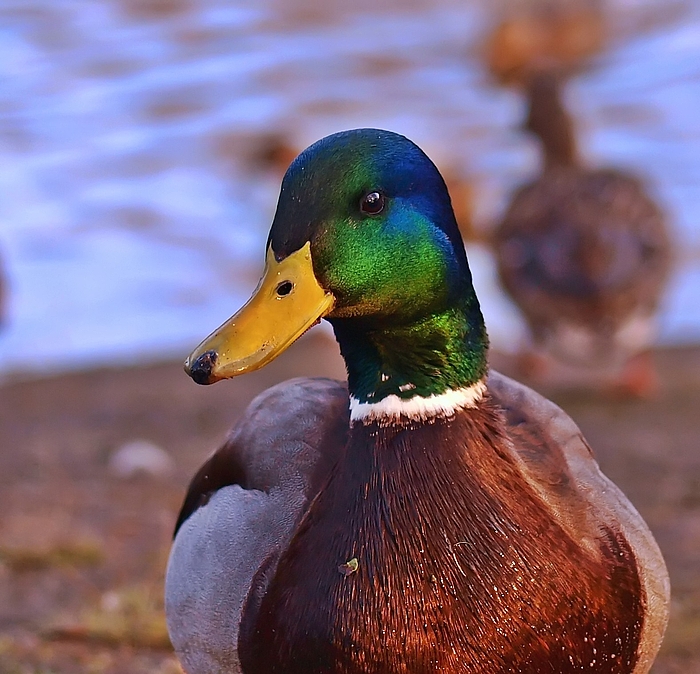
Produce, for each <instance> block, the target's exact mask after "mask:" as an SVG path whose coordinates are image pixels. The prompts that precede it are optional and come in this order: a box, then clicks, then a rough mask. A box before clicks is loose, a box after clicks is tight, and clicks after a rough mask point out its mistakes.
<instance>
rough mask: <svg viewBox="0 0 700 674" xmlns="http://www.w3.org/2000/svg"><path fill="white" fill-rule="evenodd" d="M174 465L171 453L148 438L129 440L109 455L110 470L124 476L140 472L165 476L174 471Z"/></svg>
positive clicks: (154, 475)
mask: <svg viewBox="0 0 700 674" xmlns="http://www.w3.org/2000/svg"><path fill="white" fill-rule="evenodd" d="M174 467H175V465H174V462H173V460H172V458H171V457H170V455H169V454H168V453H167V452H166V451H165V450H164V449H162V448H160V447H158V445H154V444H153V443H152V442H149V441H148V440H132V441H131V442H127V443H126V444H124V445H122V446H121V447H119V448H118V449H116V450H115V451H114V452H112V454H111V456H110V457H109V470H110V472H111V473H112V474H114V475H116V476H117V477H122V478H129V477H133V476H134V475H138V474H145V475H151V476H153V477H165V476H167V475H170V474H171V473H172V472H173V469H174Z"/></svg>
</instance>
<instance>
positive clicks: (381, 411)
mask: <svg viewBox="0 0 700 674" xmlns="http://www.w3.org/2000/svg"><path fill="white" fill-rule="evenodd" d="M485 393H486V383H485V382H484V381H483V380H481V381H478V382H476V384H472V385H471V386H465V387H464V388H458V389H450V390H448V391H445V392H444V393H439V394H437V395H431V396H426V397H423V396H418V395H416V396H413V397H412V398H406V399H404V398H399V396H397V395H393V394H392V395H389V396H387V397H386V398H382V399H381V400H380V401H379V402H376V403H362V402H360V401H359V400H357V398H353V397H352V396H350V421H353V422H358V421H359V422H361V423H363V424H369V423H378V424H380V425H383V426H386V425H389V424H393V423H400V422H401V421H431V420H433V419H445V418H448V417H452V416H454V415H455V413H456V412H457V411H458V410H461V409H464V408H470V407H471V408H474V407H476V406H477V405H478V403H479V401H480V400H481V399H482V398H483V397H484V394H485Z"/></svg>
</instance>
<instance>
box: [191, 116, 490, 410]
mask: <svg viewBox="0 0 700 674" xmlns="http://www.w3.org/2000/svg"><path fill="white" fill-rule="evenodd" d="M302 257H303V258H305V259H308V264H309V272H310V273H311V274H312V275H313V279H314V281H315V283H316V284H317V289H316V290H314V292H315V293H316V294H315V295H314V299H313V301H312V304H313V308H312V309H307V308H304V311H310V312H311V313H312V314H314V313H315V314H316V315H314V316H313V317H312V322H313V321H315V320H317V318H318V317H319V316H320V315H322V316H324V317H326V318H327V319H328V320H329V321H330V322H331V323H332V325H333V327H334V329H335V333H336V336H337V338H338V341H339V343H340V347H341V352H342V354H343V356H344V357H345V360H346V364H347V367H348V379H349V386H350V390H351V393H352V394H353V395H354V396H355V397H356V398H358V399H359V400H361V401H363V402H367V401H370V402H372V401H376V400H379V399H381V398H383V397H385V396H386V395H390V394H395V395H398V396H400V397H402V398H410V397H412V396H414V395H430V394H434V393H441V392H443V391H445V390H447V389H454V388H460V387H463V386H467V385H469V384H471V383H474V382H475V381H477V380H478V379H480V378H482V377H483V376H484V374H485V371H486V344H487V340H486V334H485V329H484V325H483V319H482V317H481V312H480V310H479V305H478V301H477V299H476V296H475V295H474V290H473V287H472V281H471V274H470V271H469V265H468V263H467V257H466V254H465V252H464V246H463V244H462V239H461V236H460V233H459V229H458V228H457V223H456V221H455V218H454V214H453V212H452V206H451V203H450V197H449V195H448V192H447V188H446V187H445V183H444V181H443V179H442V177H441V176H440V173H439V172H438V170H437V168H436V167H435V165H434V164H433V163H432V162H431V161H430V159H428V157H427V156H426V155H425V154H424V153H423V151H422V150H421V149H420V148H418V147H417V146H416V145H415V144H414V143H412V142H411V141H410V140H408V139H407V138H404V137H403V136H400V135H398V134H395V133H391V132H389V131H381V130H377V129H358V130H354V131H345V132H342V133H337V134H334V135H332V136H328V137H327V138H324V139H323V140H320V141H319V142H317V143H315V144H314V145H312V146H311V147H309V148H308V149H306V150H305V151H304V152H302V153H301V154H300V155H299V156H298V157H297V158H296V159H295V160H294V162H293V163H292V165H291V166H290V167H289V170H288V171H287V174H286V175H285V177H284V180H283V181H282V188H281V192H280V197H279V202H278V204H277V212H276V214H275V218H274V221H273V223H272V228H271V231H270V236H269V240H268V271H267V273H266V276H265V279H264V280H263V284H262V285H261V286H260V288H261V289H262V288H263V287H265V280H266V279H268V278H270V279H271V280H270V281H269V283H268V285H269V287H270V289H271V291H270V292H271V298H272V299H273V300H274V301H273V305H274V304H275V303H276V304H277V305H278V306H281V305H282V304H283V303H285V302H286V303H287V304H289V305H291V302H292V301H297V300H292V296H293V295H294V294H295V293H296V294H297V299H298V298H299V296H300V294H301V292H302V290H301V287H302V282H301V280H300V278H297V277H295V276H294V275H293V274H292V272H291V271H290V270H288V269H287V268H286V267H285V265H292V264H294V265H296V264H300V265H302V266H303V263H302V262H301V260H302ZM300 273H301V272H300ZM304 293H305V296H307V297H310V295H308V294H306V291H304ZM258 294H260V292H258ZM254 299H255V298H254ZM251 302H252V301H251ZM321 305H323V306H322V308H321V309H320V313H317V312H319V307H321ZM237 316H239V319H238V323H239V324H240V315H237ZM310 318H311V317H310V316H309V317H305V319H304V321H302V323H303V326H301V327H303V329H306V327H308V322H309V319H310ZM270 320H272V321H274V318H271V319H270ZM225 327H226V326H222V329H221V330H223V329H224V328H225ZM301 327H300V326H297V327H295V329H294V333H295V337H294V338H296V336H298V334H297V333H299V330H300V329H301ZM303 329H302V330H301V331H302V332H303ZM217 334H220V332H219V333H217ZM272 341H273V342H275V340H272ZM282 341H284V340H277V342H279V344H280V345H281V343H282ZM219 342H221V339H219ZM277 342H275V343H277ZM287 343H289V342H288V340H287ZM286 345H287V344H284V346H283V347H282V348H284V347H286ZM267 346H269V345H267ZM207 347H209V348H207ZM215 347H216V344H214V343H213V342H211V340H210V341H209V342H205V343H203V344H202V345H200V347H199V348H198V349H197V351H195V353H194V354H193V355H192V356H191V357H190V359H189V360H188V368H189V370H190V371H191V373H192V374H193V376H195V379H197V376H196V372H195V370H196V366H197V363H196V361H197V359H198V358H201V357H202V355H203V354H204V353H205V351H206V352H208V353H209V358H210V359H213V360H214V361H215V362H214V364H213V365H212V366H211V367H209V370H207V372H206V373H205V374H206V376H201V377H200V379H202V380H204V381H206V382H208V381H215V380H216V379H219V378H222V377H223V376H230V374H236V373H238V372H240V371H247V370H249V369H253V367H252V366H251V365H250V364H249V363H246V366H245V368H244V369H241V368H239V369H238V370H237V371H235V372H234V371H232V370H231V369H230V367H229V365H228V364H227V367H229V369H228V370H226V371H225V372H224V373H223V374H222V375H221V376H219V375H218V374H217V373H215V372H214V374H213V375H212V374H211V372H212V371H213V370H212V368H213V369H216V367H217V364H219V365H220V364H221V361H222V360H223V359H222V353H221V349H220V348H215ZM279 350H281V349H279ZM228 360H230V358H228ZM239 360H240V359H239ZM262 360H263V361H264V362H267V361H268V360H269V358H267V357H265V358H264V359H262ZM264 362H261V361H260V360H257V361H255V364H254V365H253V366H254V367H259V366H260V365H262V364H264ZM202 364H203V363H200V365H202Z"/></svg>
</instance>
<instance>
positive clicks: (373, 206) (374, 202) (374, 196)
mask: <svg viewBox="0 0 700 674" xmlns="http://www.w3.org/2000/svg"><path fill="white" fill-rule="evenodd" d="M360 210H361V211H362V212H363V213H367V215H377V213H381V212H382V211H383V210H384V195H383V194H382V193H381V192H370V193H369V194H366V195H365V196H364V197H362V201H360Z"/></svg>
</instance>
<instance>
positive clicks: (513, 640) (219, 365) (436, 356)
mask: <svg viewBox="0 0 700 674" xmlns="http://www.w3.org/2000/svg"><path fill="white" fill-rule="evenodd" d="M321 318H325V319H326V320H328V321H329V322H330V324H331V325H332V327H333V329H334V331H335V336H336V338H337V340H338V342H339V345H340V350H341V354H342V356H343V358H344V360H345V363H346V366H347V375H348V380H347V385H346V384H345V383H340V382H336V381H331V380H326V379H296V380H292V381H288V382H285V383H282V384H279V385H277V386H275V387H273V388H271V389H269V390H267V391H266V392H264V393H263V394H262V395H261V396H260V397H258V398H257V399H255V400H254V401H253V402H252V403H251V405H250V407H249V408H248V410H247V412H246V413H245V415H244V416H243V417H242V419H241V420H240V421H239V422H238V424H237V425H236V427H235V428H234V430H233V433H232V435H231V436H230V438H229V440H228V441H227V442H226V443H225V444H224V446H223V447H221V449H219V450H218V451H217V452H216V453H215V454H214V455H213V456H211V457H210V458H209V459H208V460H207V461H206V462H205V464H204V465H203V466H202V468H201V469H200V470H199V472H198V473H197V474H196V475H195V477H194V479H193V480H192V483H191V484H190V487H189V490H188V493H187V496H186V498H185V502H184V505H183V507H182V510H181V512H180V516H179V518H178V521H177V527H176V534H175V540H174V543H173V547H172V551H171V554H170V560H169V564H168V569H167V579H166V615H167V622H168V628H169V631H170V635H171V638H172V642H173V644H174V646H175V649H176V651H177V653H178V655H179V657H180V659H181V661H182V663H183V666H184V668H185V670H186V671H187V672H188V673H189V674H205V673H206V674H209V673H217V674H219V673H224V672H227V673H229V672H239V671H242V672H243V673H244V674H260V673H264V674H270V673H274V672H285V673H288V674H294V673H299V674H302V673H303V674H314V673H318V674H320V673H321V672H323V673H330V672H332V673H343V674H345V673H350V672H352V673H353V674H355V673H357V674H361V673H364V674H370V673H372V674H374V673H382V674H394V673H398V672H401V673H404V674H418V673H420V674H423V673H427V672H450V673H456V672H469V673H470V674H476V673H482V674H486V673H491V674H496V673H501V672H520V673H521V674H525V673H530V674H541V673H542V672H557V673H559V674H565V673H568V672H579V671H595V672H598V673H600V672H606V673H611V672H616V673H627V674H629V673H632V672H633V673H634V674H642V673H643V672H648V670H649V667H650V666H651V663H652V661H653V659H654V657H655V654H656V652H657V649H658V648H659V644H660V642H661V638H662V635H663V632H664V629H665V625H666V620H667V615H668V602H669V585H668V576H667V572H666V569H665V566H664V561H663V558H662V556H661V553H660V552H659V549H658V547H657V545H656V543H655V542H654V539H653V537H652V535H651V533H650V532H649V530H648V528H647V527H646V525H645V523H644V521H643V520H642V518H641V517H640V516H639V514H638V513H637V512H636V511H635V509H634V508H633V507H632V505H631V504H630V503H629V501H627V499H626V498H625V497H624V496H623V494H622V493H621V492H620V490H619V489H617V487H615V485H613V484H612V483H611V482H610V481H609V480H608V479H607V478H606V477H605V476H604V475H603V474H602V473H601V472H600V470H599V468H598V465H597V463H596V461H595V459H594V458H593V456H592V454H591V451H590V449H589V448H588V445H587V444H586V442H585V440H584V439H583V438H582V437H581V433H580V432H579V430H578V428H577V427H576V425H575V424H574V423H573V422H572V421H571V419H570V418H569V417H568V416H567V415H566V414H565V413H564V412H562V411H561V410H560V409H559V408H558V407H556V406H555V405H554V404H553V403H551V402H549V401H547V400H546V399H545V398H543V397H541V396H540V395H538V394H537V393H535V392H534V391H532V390H530V389H528V388H526V387H525V386H522V385H520V384H518V383H516V382H515V381H513V380H511V379H508V378H507V377H504V376H502V375H500V374H497V373H496V372H490V373H489V372H488V363H487V347H488V342H487V336H486V330H485V328H484V321H483V319H482V315H481V311H480V308H479V302H478V300H477V297H476V295H475V293H474V289H473V287H472V281H471V274H470V271H469V265H468V262H467V257H466V254H465V250H464V246H463V244H462V240H461V238H460V235H459V231H458V228H457V224H456V222H455V218H454V215H453V213H452V208H451V205H450V197H449V195H448V192H447V190H446V188H445V184H444V182H443V180H442V178H441V176H440V173H439V172H438V170H437V168H436V167H435V165H434V164H433V163H432V162H431V161H430V159H428V157H427V156H426V155H425V154H424V153H423V152H422V151H421V150H420V149H419V148H418V147H417V146H416V145H414V144H413V143H412V142H411V141H409V140H408V139H406V138H404V137H403V136H400V135H397V134H395V133H391V132H388V131H381V130H376V129H361V130H354V131H347V132H342V133H337V134H335V135H332V136H329V137H327V138H324V139H323V140H320V141H319V142H317V143H315V144H314V145H312V146H311V147H309V148H308V149H306V150H305V151H304V152H302V153H301V154H300V155H299V157H297V158H296V159H295V160H294V162H293V163H292V164H291V166H290V168H289V170H288V171H287V173H286V175H285V177H284V179H283V181H282V188H281V193H280V197H279V202H278V205H277V211H276V214H275V216H274V220H273V223H272V228H271V231H270V235H269V239H268V245H267V255H266V263H265V271H264V275H263V278H262V280H261V281H260V284H259V285H258V288H257V290H256V291H255V293H254V295H253V297H252V298H251V299H250V301H249V302H248V303H247V304H246V305H245V306H244V307H243V308H242V309H241V310H240V311H239V312H238V313H236V314H235V316H234V317H233V318H231V319H230V320H229V321H228V322H226V323H225V324H224V325H222V326H221V327H220V328H219V329H218V330H217V331H216V332H214V333H213V334H212V335H211V336H210V337H208V338H207V339H205V340H204V341H203V342H202V343H201V344H200V345H199V346H198V347H197V348H196V349H195V350H194V352H193V353H192V354H191V355H190V357H189V358H188V359H187V361H186V364H185V368H186V371H187V372H188V373H189V374H190V376H191V377H192V378H193V379H194V380H195V381H196V382H197V383H200V384H211V383H212V382H216V381H219V380H221V379H225V378H228V377H233V376H236V375H239V374H243V373H245V372H249V371H251V370H255V369H256V368H260V367H262V366H264V365H265V364H266V363H268V362H270V361H271V360H272V359H273V358H275V357H276V356H277V355H278V354H279V353H281V352H282V351H284V350H285V349H286V348H287V347H288V346H289V345H290V344H292V342H294V340H295V339H297V337H299V336H300V335H301V334H302V333H304V332H305V331H306V330H307V329H309V328H310V327H311V326H313V325H314V324H315V323H316V322H318V321H319V319H321Z"/></svg>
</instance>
